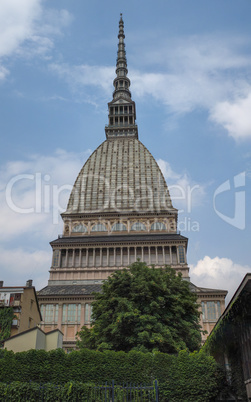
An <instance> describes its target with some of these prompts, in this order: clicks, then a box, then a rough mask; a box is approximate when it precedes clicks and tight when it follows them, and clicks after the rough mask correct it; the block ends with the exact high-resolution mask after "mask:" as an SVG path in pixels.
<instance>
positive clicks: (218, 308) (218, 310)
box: [217, 301, 221, 318]
mask: <svg viewBox="0 0 251 402" xmlns="http://www.w3.org/2000/svg"><path fill="white" fill-rule="evenodd" d="M217 312H218V317H217V318H220V316H221V307H220V301H217Z"/></svg>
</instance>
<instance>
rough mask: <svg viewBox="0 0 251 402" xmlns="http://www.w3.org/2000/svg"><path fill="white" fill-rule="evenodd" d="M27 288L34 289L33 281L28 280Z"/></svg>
mask: <svg viewBox="0 0 251 402" xmlns="http://www.w3.org/2000/svg"><path fill="white" fill-rule="evenodd" d="M26 287H27V288H31V287H32V279H28V281H26Z"/></svg>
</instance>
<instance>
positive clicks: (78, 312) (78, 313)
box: [77, 304, 81, 324]
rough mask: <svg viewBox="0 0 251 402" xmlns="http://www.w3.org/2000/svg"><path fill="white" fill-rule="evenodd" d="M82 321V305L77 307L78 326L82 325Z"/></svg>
mask: <svg viewBox="0 0 251 402" xmlns="http://www.w3.org/2000/svg"><path fill="white" fill-rule="evenodd" d="M80 319H81V304H78V305H77V322H78V324H79V323H80Z"/></svg>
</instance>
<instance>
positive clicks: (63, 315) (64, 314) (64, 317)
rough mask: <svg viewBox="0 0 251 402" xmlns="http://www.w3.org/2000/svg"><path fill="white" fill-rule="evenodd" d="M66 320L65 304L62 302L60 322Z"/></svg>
mask: <svg viewBox="0 0 251 402" xmlns="http://www.w3.org/2000/svg"><path fill="white" fill-rule="evenodd" d="M65 322H66V304H63V313H62V323H64V324H65Z"/></svg>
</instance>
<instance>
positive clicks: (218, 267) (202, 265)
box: [190, 256, 251, 303]
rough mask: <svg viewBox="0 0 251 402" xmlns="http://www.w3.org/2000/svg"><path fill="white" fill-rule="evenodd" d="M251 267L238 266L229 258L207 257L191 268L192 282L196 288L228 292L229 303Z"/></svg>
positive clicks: (250, 270)
mask: <svg viewBox="0 0 251 402" xmlns="http://www.w3.org/2000/svg"><path fill="white" fill-rule="evenodd" d="M248 272H251V267H249V266H243V265H241V264H237V263H235V262H233V261H232V260H230V259H229V258H219V257H215V258H211V257H209V256H205V257H204V258H203V260H199V261H198V262H197V264H196V265H195V266H193V265H192V266H191V271H190V276H191V282H193V283H194V284H195V285H196V286H201V287H205V284H206V287H208V288H213V289H224V290H228V292H229V293H228V296H227V303H228V302H229V301H230V299H231V297H232V296H233V294H234V292H235V291H236V289H237V288H238V286H239V284H240V283H241V281H242V279H243V277H244V276H245V275H246V273H248Z"/></svg>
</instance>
